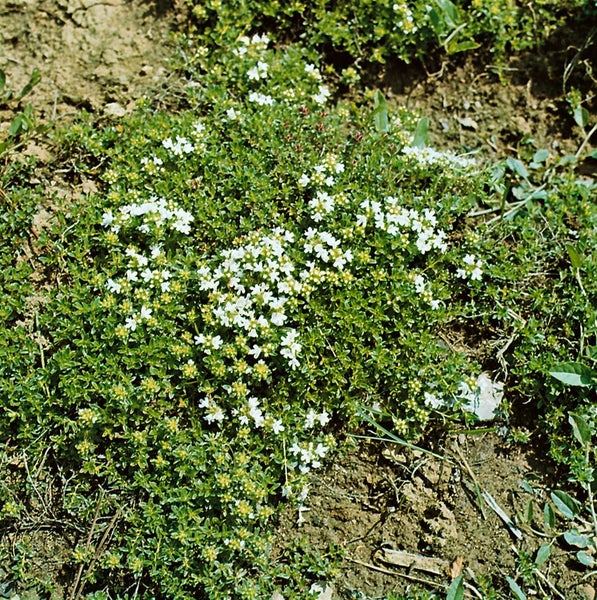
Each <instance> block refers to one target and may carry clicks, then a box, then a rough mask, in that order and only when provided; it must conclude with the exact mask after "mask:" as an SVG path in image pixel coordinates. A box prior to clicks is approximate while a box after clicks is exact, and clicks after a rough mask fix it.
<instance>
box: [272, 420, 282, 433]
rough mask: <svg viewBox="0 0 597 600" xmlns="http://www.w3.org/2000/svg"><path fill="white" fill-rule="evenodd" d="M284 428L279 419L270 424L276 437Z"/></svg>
mask: <svg viewBox="0 0 597 600" xmlns="http://www.w3.org/2000/svg"><path fill="white" fill-rule="evenodd" d="M284 429H285V427H284V425H282V420H281V419H276V420H275V421H274V422H273V423H272V431H273V432H274V433H275V434H276V435H278V434H279V433H281V432H282V431H284Z"/></svg>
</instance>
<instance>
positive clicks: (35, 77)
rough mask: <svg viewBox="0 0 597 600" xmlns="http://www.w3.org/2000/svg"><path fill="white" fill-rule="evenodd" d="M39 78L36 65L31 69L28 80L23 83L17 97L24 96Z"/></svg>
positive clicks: (39, 74)
mask: <svg viewBox="0 0 597 600" xmlns="http://www.w3.org/2000/svg"><path fill="white" fill-rule="evenodd" d="M40 80H41V73H40V71H39V69H38V68H37V67H35V69H33V73H31V77H29V81H28V82H27V83H26V84H25V86H24V87H23V89H22V90H21V92H20V93H19V95H18V96H17V99H18V100H20V99H21V98H23V97H24V96H26V95H27V94H28V93H29V92H30V91H31V90H32V89H33V88H34V87H35V86H36V85H37V84H38V83H39V82H40Z"/></svg>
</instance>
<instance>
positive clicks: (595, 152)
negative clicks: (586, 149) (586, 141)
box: [589, 150, 597, 158]
mask: <svg viewBox="0 0 597 600" xmlns="http://www.w3.org/2000/svg"><path fill="white" fill-rule="evenodd" d="M589 158H597V150H593V152H591V153H590V154H589Z"/></svg>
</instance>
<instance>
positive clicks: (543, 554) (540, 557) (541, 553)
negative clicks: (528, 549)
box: [535, 544, 551, 567]
mask: <svg viewBox="0 0 597 600" xmlns="http://www.w3.org/2000/svg"><path fill="white" fill-rule="evenodd" d="M550 554H551V544H543V545H542V546H541V547H540V548H539V550H537V555H536V556H535V566H537V567H540V566H541V565H542V564H543V563H544V562H545V561H546V560H547V559H548V558H549V556H550Z"/></svg>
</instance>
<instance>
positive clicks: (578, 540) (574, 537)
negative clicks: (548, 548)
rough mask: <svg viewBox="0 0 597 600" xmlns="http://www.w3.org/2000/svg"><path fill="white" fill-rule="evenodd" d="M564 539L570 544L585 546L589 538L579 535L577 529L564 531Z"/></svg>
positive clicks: (579, 546)
mask: <svg viewBox="0 0 597 600" xmlns="http://www.w3.org/2000/svg"><path fill="white" fill-rule="evenodd" d="M564 539H565V540H566V543H567V544H570V546H576V547H577V548H586V547H587V546H588V545H589V538H587V537H586V536H584V535H579V533H578V532H577V531H565V532H564Z"/></svg>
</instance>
